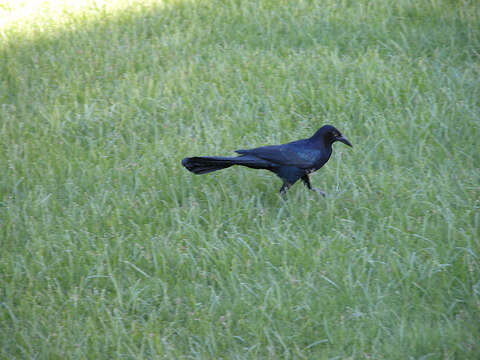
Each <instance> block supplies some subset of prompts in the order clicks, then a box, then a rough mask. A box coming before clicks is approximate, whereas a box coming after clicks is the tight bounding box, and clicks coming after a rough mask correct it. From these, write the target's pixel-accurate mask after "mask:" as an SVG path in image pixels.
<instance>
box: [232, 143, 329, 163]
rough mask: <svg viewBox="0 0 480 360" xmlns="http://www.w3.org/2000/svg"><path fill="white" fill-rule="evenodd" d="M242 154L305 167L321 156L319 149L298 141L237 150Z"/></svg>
mask: <svg viewBox="0 0 480 360" xmlns="http://www.w3.org/2000/svg"><path fill="white" fill-rule="evenodd" d="M236 153H238V154H241V155H253V156H255V157H258V158H260V159H263V160H267V161H270V162H272V163H274V164H277V165H285V166H295V167H299V168H303V169H308V168H311V167H312V166H313V165H314V164H315V163H316V160H318V158H319V156H321V152H320V151H319V150H318V149H313V148H311V147H310V146H308V144H306V143H304V142H301V141H296V142H293V143H288V144H284V145H272V146H262V147H259V148H255V149H248V150H237V151H236Z"/></svg>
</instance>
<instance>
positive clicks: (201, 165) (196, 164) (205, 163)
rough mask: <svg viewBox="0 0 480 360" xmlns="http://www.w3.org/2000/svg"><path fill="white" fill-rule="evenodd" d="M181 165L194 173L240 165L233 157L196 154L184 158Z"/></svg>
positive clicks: (204, 172) (205, 172)
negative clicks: (195, 155)
mask: <svg viewBox="0 0 480 360" xmlns="http://www.w3.org/2000/svg"><path fill="white" fill-rule="evenodd" d="M182 165H183V166H185V167H186V168H187V169H188V170H189V171H191V172H193V173H194V174H197V175H199V174H207V173H209V172H212V171H217V170H221V169H226V168H228V167H230V166H232V165H242V164H241V161H239V160H238V158H235V157H223V156H197V157H190V158H185V159H183V160H182Z"/></svg>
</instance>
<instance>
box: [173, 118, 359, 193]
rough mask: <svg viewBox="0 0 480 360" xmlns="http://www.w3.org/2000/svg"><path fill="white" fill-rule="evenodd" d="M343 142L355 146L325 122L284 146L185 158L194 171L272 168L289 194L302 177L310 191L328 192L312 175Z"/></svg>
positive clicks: (198, 172)
mask: <svg viewBox="0 0 480 360" xmlns="http://www.w3.org/2000/svg"><path fill="white" fill-rule="evenodd" d="M335 141H341V142H343V143H344V144H346V145H348V146H352V144H351V143H350V141H348V140H347V139H346V138H345V137H344V136H343V135H342V134H341V133H340V131H338V130H337V129H336V128H335V127H334V126H332V125H324V126H322V127H321V128H320V129H318V130H317V132H316V133H315V134H313V136H312V137H310V138H308V139H302V140H297V141H293V142H290V143H287V144H283V145H271V146H262V147H258V148H255V149H249V150H236V151H235V152H236V153H238V154H240V155H239V156H236V157H224V156H200V157H190V158H185V159H183V160H182V165H183V166H185V167H186V168H187V169H188V170H189V171H191V172H193V173H194V174H206V173H209V172H212V171H217V170H221V169H226V168H228V167H230V166H233V165H242V166H246V167H249V168H252V169H265V170H270V171H271V172H274V173H275V174H277V176H278V177H280V178H281V179H282V180H283V186H282V187H281V189H280V193H285V192H286V191H287V190H288V188H289V187H290V186H292V185H293V184H294V183H295V182H297V180H298V179H301V180H302V181H303V183H304V184H305V185H306V186H307V188H309V189H310V190H314V191H318V192H320V193H321V194H322V195H325V193H324V192H323V191H321V190H318V189H316V188H314V187H312V185H311V184H310V179H309V178H308V174H310V173H312V172H314V171H317V170H318V169H320V168H321V167H322V166H323V165H325V163H326V162H327V161H328V159H330V155H332V144H333V143H334V142H335Z"/></svg>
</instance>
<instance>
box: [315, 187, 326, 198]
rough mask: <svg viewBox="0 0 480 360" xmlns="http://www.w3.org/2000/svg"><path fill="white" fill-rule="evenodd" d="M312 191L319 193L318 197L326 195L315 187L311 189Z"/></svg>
mask: <svg viewBox="0 0 480 360" xmlns="http://www.w3.org/2000/svg"><path fill="white" fill-rule="evenodd" d="M312 190H313V191H315V192H317V193H319V194H320V195H322V196H326V195H327V194H325V192H323V191H322V190H320V189H319V188H316V187H312Z"/></svg>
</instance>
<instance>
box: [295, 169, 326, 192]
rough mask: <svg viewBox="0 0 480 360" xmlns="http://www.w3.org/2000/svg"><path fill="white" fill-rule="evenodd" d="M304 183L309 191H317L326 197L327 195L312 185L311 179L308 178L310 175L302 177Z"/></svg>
mask: <svg viewBox="0 0 480 360" xmlns="http://www.w3.org/2000/svg"><path fill="white" fill-rule="evenodd" d="M301 179H302V181H303V183H304V184H305V186H306V187H307V188H308V189H309V190H312V191H316V192H318V193H320V194H322V195H323V196H325V193H324V192H323V191H322V190H320V189H317V188H315V187H313V186H312V184H310V178H309V177H308V174H305V175H303V176H302V177H301Z"/></svg>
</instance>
